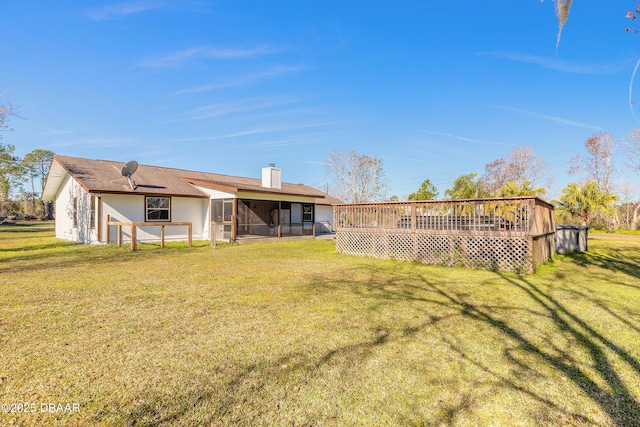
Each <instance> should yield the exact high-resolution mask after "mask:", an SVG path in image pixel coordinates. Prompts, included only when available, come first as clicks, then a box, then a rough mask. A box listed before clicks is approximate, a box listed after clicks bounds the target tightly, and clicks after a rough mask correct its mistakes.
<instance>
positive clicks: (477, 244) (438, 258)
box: [334, 197, 555, 271]
mask: <svg viewBox="0 0 640 427" xmlns="http://www.w3.org/2000/svg"><path fill="white" fill-rule="evenodd" d="M334 215H335V218H334V221H335V222H334V223H335V224H336V247H337V250H338V251H339V252H342V253H346V254H352V255H362V256H373V257H378V258H396V259H407V260H416V261H420V262H424V263H429V264H445V265H465V266H473V267H481V268H489V269H499V270H518V271H521V270H523V269H524V270H526V271H532V270H533V267H534V265H536V264H540V263H543V262H545V261H546V260H547V259H549V258H550V257H551V256H552V255H553V253H554V251H555V247H554V243H553V236H554V233H555V222H554V216H553V206H552V205H550V204H548V203H546V202H544V201H542V200H540V199H538V198H535V197H523V198H499V199H474V200H444V201H415V202H387V203H375V204H357V205H338V206H336V207H335V211H334Z"/></svg>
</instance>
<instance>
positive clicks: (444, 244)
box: [336, 229, 553, 272]
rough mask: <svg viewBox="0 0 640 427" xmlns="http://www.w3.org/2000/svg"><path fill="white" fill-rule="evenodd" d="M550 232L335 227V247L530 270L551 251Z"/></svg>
mask: <svg viewBox="0 0 640 427" xmlns="http://www.w3.org/2000/svg"><path fill="white" fill-rule="evenodd" d="M549 245H553V235H551V237H549V236H538V237H536V238H534V237H529V236H514V237H509V236H482V235H464V234H451V235H449V234H429V233H424V232H413V233H411V232H398V230H390V231H384V230H380V229H375V230H362V229H343V230H337V231H336V249H337V251H338V252H340V253H344V254H348V255H358V256H367V257H375V258H384V259H402V260H411V261H419V262H422V263H425V264H438V265H448V266H454V265H456V266H465V267H474V268H483V269H489V270H503V271H516V272H532V271H533V267H534V265H536V264H540V263H543V262H545V261H546V260H547V259H548V258H549V257H550V256H551V255H552V254H553V247H552V246H549Z"/></svg>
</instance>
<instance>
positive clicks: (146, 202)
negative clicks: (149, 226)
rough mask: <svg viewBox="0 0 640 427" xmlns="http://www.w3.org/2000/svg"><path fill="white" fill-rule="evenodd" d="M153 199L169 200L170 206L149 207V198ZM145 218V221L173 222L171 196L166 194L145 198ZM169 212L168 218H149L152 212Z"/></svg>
mask: <svg viewBox="0 0 640 427" xmlns="http://www.w3.org/2000/svg"><path fill="white" fill-rule="evenodd" d="M153 199H164V200H168V207H149V200H153ZM144 208H145V209H144V220H145V222H171V197H164V196H146V197H145V198H144ZM152 211H153V212H155V211H159V212H164V211H166V212H167V215H166V216H167V218H166V219H165V218H149V213H150V212H152Z"/></svg>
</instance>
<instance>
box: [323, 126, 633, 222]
mask: <svg viewBox="0 0 640 427" xmlns="http://www.w3.org/2000/svg"><path fill="white" fill-rule="evenodd" d="M619 145H621V144H620V143H619V142H618V141H617V140H616V138H615V136H614V135H612V134H610V133H605V132H599V133H595V134H593V135H592V136H590V137H589V138H587V140H586V141H585V142H584V148H585V152H586V154H583V155H577V156H575V157H574V158H573V159H571V161H570V164H569V170H568V173H569V174H570V175H573V176H575V177H576V178H577V179H576V180H575V181H574V182H571V183H569V184H568V185H567V186H566V187H565V188H563V189H562V193H561V195H560V197H559V198H558V199H557V200H552V201H551V203H552V204H553V205H554V206H555V207H556V210H555V212H556V220H557V222H558V223H560V224H575V225H588V226H591V227H594V228H598V229H606V230H610V231H615V230H619V229H629V230H637V229H638V224H639V221H640V195H639V194H637V193H634V188H632V187H630V186H629V185H625V184H623V183H622V182H618V181H616V177H618V174H619V172H620V169H619V168H618V166H617V165H616V164H615V162H614V155H615V153H616V152H617V150H618V149H620V147H619ZM622 145H623V150H624V153H625V158H626V163H625V165H624V166H626V167H627V168H628V169H629V170H631V171H633V172H635V173H636V174H637V175H638V177H639V178H640V129H636V130H634V131H633V132H632V133H631V135H629V137H628V138H626V140H625V141H624V144H622ZM327 169H328V172H329V174H330V175H331V176H332V178H333V191H332V194H333V195H335V196H336V197H338V198H341V199H342V200H343V201H345V202H347V203H366V202H378V201H399V200H401V198H400V197H398V196H397V195H394V196H391V197H388V196H387V188H388V182H387V180H386V176H385V173H384V169H383V162H382V159H379V158H375V157H371V156H368V155H360V154H358V153H357V152H355V151H351V152H348V153H344V152H339V151H333V152H332V153H331V154H330V155H329V158H328V160H327ZM549 170H550V167H549V164H548V163H547V162H546V161H545V160H544V158H543V157H542V155H540V154H539V153H537V152H536V151H535V150H534V148H533V147H531V146H520V147H516V148H514V149H513V150H512V151H511V152H509V153H508V154H506V155H505V156H504V157H501V158H499V159H496V160H493V161H491V162H489V163H487V164H486V165H485V167H484V173H482V174H479V173H478V172H472V173H469V174H464V175H460V176H459V177H457V178H456V179H455V180H454V181H453V183H452V185H451V187H450V188H447V189H446V190H445V191H444V193H443V195H444V199H447V200H460V199H478V198H503V197H527V196H534V197H540V198H545V196H546V195H547V193H548V189H549V188H550V186H551V185H552V184H553V178H552V177H550V176H549ZM439 195H440V192H439V190H438V188H437V187H436V186H435V185H434V184H433V183H432V182H431V180H430V179H429V178H426V179H425V180H424V181H423V182H422V184H421V185H420V187H419V188H418V189H416V191H415V192H412V193H410V194H409V195H407V196H403V197H402V199H403V200H435V199H437V198H438V197H439Z"/></svg>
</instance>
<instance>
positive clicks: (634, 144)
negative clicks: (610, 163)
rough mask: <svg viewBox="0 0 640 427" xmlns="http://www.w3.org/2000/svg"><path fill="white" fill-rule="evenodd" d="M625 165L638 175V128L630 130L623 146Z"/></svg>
mask: <svg viewBox="0 0 640 427" xmlns="http://www.w3.org/2000/svg"><path fill="white" fill-rule="evenodd" d="M625 154H626V157H627V166H628V167H629V168H630V169H631V170H633V171H634V172H635V173H637V174H638V176H640V129H634V130H632V131H631V135H629V138H627V144H626V147H625Z"/></svg>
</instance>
